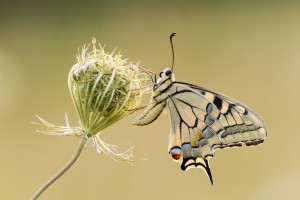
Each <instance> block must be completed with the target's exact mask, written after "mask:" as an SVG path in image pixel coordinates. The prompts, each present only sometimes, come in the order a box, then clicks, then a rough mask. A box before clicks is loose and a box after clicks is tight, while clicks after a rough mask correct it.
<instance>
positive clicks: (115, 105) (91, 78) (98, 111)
mask: <svg viewBox="0 0 300 200" xmlns="http://www.w3.org/2000/svg"><path fill="white" fill-rule="evenodd" d="M99 47H100V48H99V49H97V48H96V45H95V42H94V43H93V49H92V51H90V52H88V50H89V47H83V49H82V52H81V54H79V55H78V56H77V63H76V64H75V65H74V66H73V67H72V69H71V71H70V73H69V77H68V86H69V90H70V94H71V97H72V100H73V102H74V105H75V108H76V111H77V114H78V116H79V118H80V122H81V126H82V128H83V130H84V132H85V133H87V134H88V136H90V135H95V134H97V133H99V132H100V131H102V130H103V129H105V128H106V127H108V126H110V125H111V124H113V123H115V122H117V121H118V120H120V119H122V118H124V117H125V116H126V115H128V114H130V113H131V112H132V110H134V109H135V108H137V107H138V106H139V105H140V103H141V99H142V93H141V88H142V85H143V83H144V81H145V74H143V73H140V72H139V68H138V66H137V65H136V64H134V63H132V62H128V61H127V59H122V55H121V54H120V53H119V54H116V55H114V53H106V52H105V51H104V48H103V47H101V46H99Z"/></svg>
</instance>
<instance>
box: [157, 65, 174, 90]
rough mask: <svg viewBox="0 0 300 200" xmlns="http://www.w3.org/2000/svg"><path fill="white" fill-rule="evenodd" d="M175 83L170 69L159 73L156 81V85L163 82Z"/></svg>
mask: <svg viewBox="0 0 300 200" xmlns="http://www.w3.org/2000/svg"><path fill="white" fill-rule="evenodd" d="M173 81H175V76H174V74H173V71H172V69H171V68H166V69H165V70H164V71H162V72H160V74H159V78H158V79H157V81H156V85H157V86H159V85H162V84H164V83H165V82H173Z"/></svg>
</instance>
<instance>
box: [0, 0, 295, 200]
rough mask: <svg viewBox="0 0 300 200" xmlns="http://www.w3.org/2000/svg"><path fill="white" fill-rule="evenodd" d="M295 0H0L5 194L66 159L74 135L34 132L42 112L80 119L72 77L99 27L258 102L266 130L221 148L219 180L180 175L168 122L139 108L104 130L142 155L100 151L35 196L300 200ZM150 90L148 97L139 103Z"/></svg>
mask: <svg viewBox="0 0 300 200" xmlns="http://www.w3.org/2000/svg"><path fill="white" fill-rule="evenodd" d="M299 10H300V4H299V3H296V1H295V2H294V1H78V2H77V1H60V2H54V1H49V2H47V1H37V2H34V1H26V2H25V1H24V2H21V1H20V2H18V1H9V2H3V1H1V2H0V92H1V97H0V123H1V124H0V127H1V132H0V134H1V139H0V159H1V164H0V177H1V178H0V188H1V189H0V191H1V193H0V198H1V199H29V198H30V197H31V196H32V195H33V194H34V192H35V191H36V190H37V189H38V188H39V186H40V185H41V184H43V183H44V182H45V181H46V180H47V179H49V178H50V177H51V176H52V175H53V174H54V173H56V172H57V170H58V169H60V168H61V167H62V166H63V165H64V164H65V163H66V162H67V161H68V160H69V159H70V157H71V155H72V154H73V152H74V151H75V149H76V147H77V145H78V143H79V141H78V140H77V139H74V138H69V137H51V136H46V135H42V134H39V133H36V132H35V130H36V129H38V128H39V127H37V126H35V125H32V124H31V123H30V122H32V121H35V122H37V121H38V120H37V119H36V118H35V114H39V115H40V116H42V117H43V118H45V119H46V120H48V121H50V122H53V123H55V124H58V125H63V124H64V113H65V112H67V113H68V114H69V118H70V121H71V125H73V126H77V125H78V122H77V116H76V114H75V110H74V108H73V105H72V102H71V99H70V96H69V92H68V88H67V75H68V72H69V70H70V68H71V67H72V65H73V64H74V63H75V55H76V53H77V50H78V48H79V47H81V46H82V45H84V44H87V43H89V42H90V41H91V38H92V37H93V36H95V37H96V38H97V41H98V42H101V44H106V45H107V47H106V50H109V51H111V50H113V49H114V48H115V47H118V48H119V49H121V50H122V53H123V54H124V55H125V56H126V57H128V58H129V59H130V60H132V61H139V60H141V66H143V67H144V68H147V69H149V70H152V71H153V72H155V73H159V72H160V71H161V70H163V69H164V68H165V67H167V66H170V64H171V50H170V44H169V40H168V37H169V35H170V33H172V32H177V36H176V37H175V38H174V45H175V55H176V58H175V68H174V73H175V75H176V78H177V80H178V81H184V82H189V83H193V84H197V85H200V86H204V87H207V88H210V89H213V90H216V91H219V92H221V93H223V94H226V95H228V96H231V97H233V98H235V99H237V100H239V101H241V102H243V103H245V104H246V105H248V106H250V107H251V108H253V109H254V110H255V111H257V112H258V113H259V114H260V115H261V116H262V118H263V119H264V121H265V123H266V125H267V127H268V131H269V136H268V138H267V140H266V141H265V143H264V144H263V145H260V146H257V147H253V148H245V147H243V148H233V149H225V150H219V151H217V152H216V155H215V157H214V158H213V159H211V160H210V164H211V170H212V174H213V178H214V186H211V185H210V182H209V180H208V178H207V177H206V175H205V173H204V172H203V171H202V170H199V169H192V170H189V171H187V172H182V171H181V170H180V167H179V166H178V164H177V163H175V162H173V161H172V159H171V156H170V155H168V152H167V145H168V137H169V136H168V134H169V128H170V124H169V123H170V122H169V121H170V120H169V116H168V114H164V115H162V116H161V117H160V118H159V119H158V120H157V121H156V122H155V123H153V124H151V125H149V126H145V127H135V126H133V125H131V122H132V121H133V120H134V118H135V117H136V116H137V114H138V113H136V114H133V115H131V116H129V117H127V118H126V119H124V120H122V121H120V122H118V123H116V124H114V125H113V126H112V127H110V128H108V129H106V130H105V131H104V134H103V135H104V140H105V141H107V142H109V143H112V144H117V145H119V146H120V147H121V148H123V147H124V148H126V147H129V146H130V145H134V146H135V147H136V149H135V150H136V151H135V153H136V156H137V159H144V158H147V160H146V161H141V162H138V163H136V164H135V166H130V165H128V164H125V163H117V162H114V161H113V160H111V159H109V158H107V157H106V156H104V155H100V154H98V153H96V151H95V149H93V148H92V149H87V150H85V151H84V152H83V154H82V155H81V157H80V158H79V160H78V161H77V163H76V164H75V166H73V168H71V170H70V171H69V172H67V173H66V174H65V175H64V176H63V177H62V178H61V179H60V180H59V181H58V182H57V183H55V184H54V185H53V186H51V187H50V188H49V190H47V191H46V192H45V193H44V195H43V196H41V198H40V199H57V200H59V199H74V200H77V199H89V200H96V199H132V200H133V199H145V200H147V199H174V200H177V199H207V200H209V199H222V200H227V199H228V200H229V199H230V200H239V199H245V200H250V199H251V200H252V199H255V200H260V199H261V200H265V199H280V200H282V199H289V200H290V199H300V191H299V184H300V159H299V153H298V151H299V139H300V131H299V128H298V127H297V124H298V123H299V111H300V109H299V101H300V93H299V83H300V81H299V76H300V23H299V22H300V12H299ZM149 98H150V96H149V95H148V96H145V98H144V102H143V105H146V104H147V102H148V100H149Z"/></svg>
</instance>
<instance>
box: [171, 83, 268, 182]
mask: <svg viewBox="0 0 300 200" xmlns="http://www.w3.org/2000/svg"><path fill="white" fill-rule="evenodd" d="M172 87H173V90H174V92H173V93H172V94H170V95H169V98H168V99H167V106H168V108H169V110H170V115H171V124H172V125H171V134H170V140H169V152H170V154H171V155H172V157H173V158H174V159H175V160H177V161H179V163H180V165H181V169H182V170H187V169H189V168H191V167H202V168H203V169H205V171H206V173H207V175H208V176H209V178H210V180H211V182H212V176H211V172H210V169H209V163H208V159H209V158H211V157H213V156H214V153H215V149H217V148H226V147H233V146H242V144H246V145H247V146H251V145H256V144H259V143H262V142H263V141H264V139H265V138H266V135H267V130H266V127H265V125H264V123H263V121H262V119H261V118H260V117H259V116H258V114H256V113H255V112H254V111H252V110H251V109H250V108H248V107H247V106H245V105H243V104H242V103H240V102H238V101H236V100H234V99H232V98H229V97H226V96H224V95H221V94H219V93H216V92H213V91H210V90H207V89H205V88H201V87H198V86H195V85H190V84H186V83H180V82H174V84H173V85H172Z"/></svg>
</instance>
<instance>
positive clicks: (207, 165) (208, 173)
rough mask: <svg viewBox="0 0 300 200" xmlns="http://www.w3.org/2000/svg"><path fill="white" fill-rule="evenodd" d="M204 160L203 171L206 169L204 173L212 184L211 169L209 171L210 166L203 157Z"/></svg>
mask: <svg viewBox="0 0 300 200" xmlns="http://www.w3.org/2000/svg"><path fill="white" fill-rule="evenodd" d="M204 161H205V165H206V167H204V169H205V171H206V174H207V176H208V178H209V180H210V182H211V185H213V184H214V181H213V178H212V175H211V171H210V167H209V163H208V160H206V159H204Z"/></svg>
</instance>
